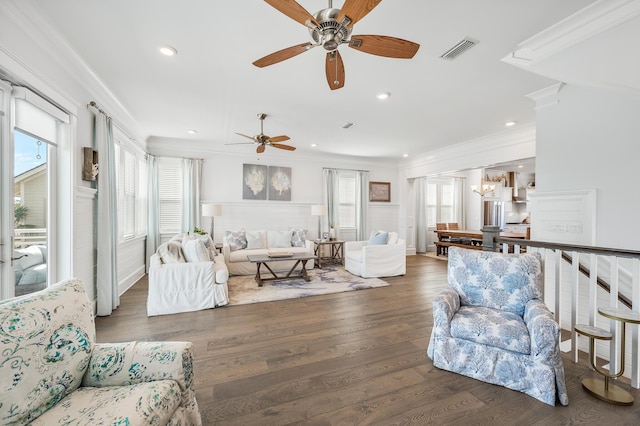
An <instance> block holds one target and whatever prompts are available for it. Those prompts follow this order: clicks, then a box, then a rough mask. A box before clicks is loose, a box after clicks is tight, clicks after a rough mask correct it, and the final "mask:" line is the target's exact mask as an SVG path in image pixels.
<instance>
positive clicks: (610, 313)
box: [575, 308, 640, 405]
mask: <svg viewBox="0 0 640 426" xmlns="http://www.w3.org/2000/svg"><path fill="white" fill-rule="evenodd" d="M598 313H599V314H600V315H602V316H603V317H606V318H609V319H612V320H614V321H620V322H621V323H622V331H621V333H620V368H619V370H618V372H617V373H615V374H611V372H609V371H607V370H605V369H603V368H600V367H598V366H597V365H596V351H595V340H609V341H610V340H611V339H613V335H612V334H611V333H610V332H609V331H607V330H604V329H602V328H598V327H592V326H589V325H585V324H577V325H576V326H575V330H576V333H579V334H582V335H583V336H586V337H588V338H589V361H590V362H591V367H593V369H594V370H596V371H597V372H598V373H600V374H602V376H604V378H603V379H598V378H594V377H589V378H586V379H584V380H583V381H582V387H583V388H584V389H585V390H586V391H587V392H589V393H590V394H591V395H593V396H595V397H596V398H599V399H601V400H603V401H607V402H610V403H611V404H616V405H631V404H633V396H632V395H631V394H630V393H629V392H627V391H626V390H624V389H622V388H621V387H620V386H617V385H614V384H613V383H610V379H615V378H617V377H620V376H622V374H623V373H624V362H625V361H624V357H625V339H626V326H627V323H630V324H640V314H638V313H637V312H632V311H629V310H628V309H617V308H599V309H598Z"/></svg>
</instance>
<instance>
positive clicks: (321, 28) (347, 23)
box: [253, 0, 420, 90]
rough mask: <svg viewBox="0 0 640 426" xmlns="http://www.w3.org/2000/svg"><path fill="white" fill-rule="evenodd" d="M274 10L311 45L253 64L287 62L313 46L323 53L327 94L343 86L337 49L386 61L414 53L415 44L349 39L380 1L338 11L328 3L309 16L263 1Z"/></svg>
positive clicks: (355, 1) (285, 0)
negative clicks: (303, 31) (302, 29)
mask: <svg viewBox="0 0 640 426" xmlns="http://www.w3.org/2000/svg"><path fill="white" fill-rule="evenodd" d="M265 1H266V2H267V3H269V4H270V5H271V6H273V7H274V8H276V9H278V10H279V11H280V12H282V13H284V14H285V15H287V16H288V17H289V18H291V19H293V20H294V21H296V22H299V23H301V24H302V25H304V26H306V27H307V28H308V29H309V33H310V34H311V39H312V41H311V42H307V43H302V44H298V45H296V46H291V47H288V48H286V49H282V50H279V51H277V52H274V53H271V54H270V55H267V56H265V57H263V58H260V59H258V60H257V61H255V62H254V63H253V65H255V66H257V67H260V68H262V67H266V66H269V65H273V64H276V63H278V62H282V61H284V60H285V59H290V58H292V57H294V56H297V55H299V54H301V53H304V52H306V51H307V50H310V49H312V48H314V47H317V46H322V47H323V48H324V49H325V50H326V51H327V55H326V59H325V73H326V75H327V83H329V87H330V88H331V90H335V89H340V88H341V87H343V86H344V76H345V74H344V63H343V62H342V57H341V56H340V52H338V46H340V45H341V44H344V43H348V44H349V47H351V48H353V49H356V50H359V51H361V52H364V53H369V54H372V55H378V56H385V57H388V58H401V59H410V58H413V56H414V55H415V54H416V52H417V51H418V48H419V47H420V45H419V44H417V43H414V42H412V41H408V40H403V39H401V38H396V37H389V36H382V35H354V36H352V35H351V31H352V30H353V25H354V24H355V23H356V22H358V21H359V20H360V19H362V18H363V17H364V16H365V15H367V14H368V13H369V12H371V11H372V10H373V9H374V8H375V7H376V6H377V5H378V4H379V3H380V2H381V1H382V0H345V2H344V5H343V6H342V9H334V8H333V6H332V4H333V2H332V0H329V7H328V8H327V9H322V10H320V11H319V12H317V13H316V14H315V16H312V15H311V14H310V13H309V12H307V10H306V9H304V8H303V7H302V6H300V5H299V4H298V3H297V2H296V1H295V0H265Z"/></svg>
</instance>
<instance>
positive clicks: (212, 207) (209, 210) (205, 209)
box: [202, 204, 222, 240]
mask: <svg viewBox="0 0 640 426" xmlns="http://www.w3.org/2000/svg"><path fill="white" fill-rule="evenodd" d="M202 216H208V217H210V218H211V229H210V230H209V234H210V235H211V239H212V240H213V235H214V234H213V224H214V217H215V216H222V205H220V204H203V205H202Z"/></svg>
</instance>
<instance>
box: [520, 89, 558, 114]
mask: <svg viewBox="0 0 640 426" xmlns="http://www.w3.org/2000/svg"><path fill="white" fill-rule="evenodd" d="M564 86H565V84H564V83H556V84H553V85H551V86H549V87H545V88H544V89H540V90H537V91H535V92H532V93H529V94H528V95H526V96H527V98H529V99H531V100H533V101H534V102H535V103H536V106H535V108H534V109H535V110H536V111H538V110H541V109H544V108H548V107H550V106H553V105H556V104H557V103H558V102H560V100H559V99H560V90H562V88H563V87H564Z"/></svg>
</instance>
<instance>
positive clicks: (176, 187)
mask: <svg viewBox="0 0 640 426" xmlns="http://www.w3.org/2000/svg"><path fill="white" fill-rule="evenodd" d="M171 160H172V159H164V158H163V159H161V160H160V161H159V162H158V180H159V195H160V212H159V213H160V233H161V234H164V233H178V232H180V228H181V226H182V167H181V164H180V162H179V161H171Z"/></svg>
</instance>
